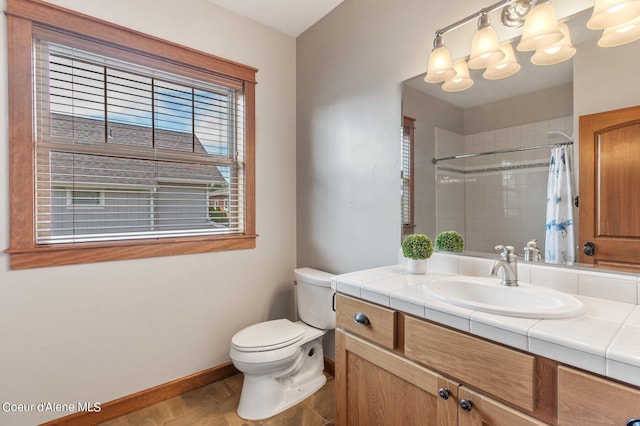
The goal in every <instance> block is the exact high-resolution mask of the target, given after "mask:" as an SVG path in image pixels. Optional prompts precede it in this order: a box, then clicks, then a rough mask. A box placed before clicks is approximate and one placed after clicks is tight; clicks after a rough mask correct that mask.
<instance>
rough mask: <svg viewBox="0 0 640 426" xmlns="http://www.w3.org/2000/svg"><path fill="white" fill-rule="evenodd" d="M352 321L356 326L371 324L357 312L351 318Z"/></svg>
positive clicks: (364, 316)
mask: <svg viewBox="0 0 640 426" xmlns="http://www.w3.org/2000/svg"><path fill="white" fill-rule="evenodd" d="M353 320H354V321H355V322H356V323H357V324H361V325H369V324H371V321H369V318H367V316H366V315H365V314H363V313H362V312H357V313H356V314H355V315H354V316H353Z"/></svg>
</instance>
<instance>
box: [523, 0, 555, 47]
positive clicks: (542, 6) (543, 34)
mask: <svg viewBox="0 0 640 426" xmlns="http://www.w3.org/2000/svg"><path fill="white" fill-rule="evenodd" d="M560 39H562V33H561V32H560V29H559V28H558V18H557V16H556V11H555V9H554V8H553V6H552V5H551V3H539V4H537V5H536V6H535V7H534V8H533V9H532V10H531V12H529V15H528V16H527V18H526V19H525V21H524V29H523V30H522V38H521V39H520V43H519V44H518V47H517V49H518V50H519V51H521V52H529V51H531V50H539V49H544V48H545V47H548V46H551V45H552V44H553V43H556V42H558V41H560Z"/></svg>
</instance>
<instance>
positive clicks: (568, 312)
mask: <svg viewBox="0 0 640 426" xmlns="http://www.w3.org/2000/svg"><path fill="white" fill-rule="evenodd" d="M423 290H424V293H425V294H426V295H427V296H430V297H432V298H434V299H436V300H440V301H443V302H446V303H450V304H452V305H456V306H461V307H463V308H468V309H473V310H476V311H482V312H488V313H491V314H498V315H507V316H512V317H521V318H571V317H576V316H579V315H582V314H583V313H584V312H585V308H584V305H583V304H582V302H581V301H580V300H578V299H577V298H575V297H573V296H571V295H569V294H566V293H562V292H559V291H555V290H551V289H548V288H544V287H538V286H532V285H530V284H520V285H519V286H517V287H507V286H504V285H502V284H500V280H499V279H497V278H479V277H467V276H454V277H446V278H439V279H436V280H433V281H430V282H427V283H426V284H424V285H423Z"/></svg>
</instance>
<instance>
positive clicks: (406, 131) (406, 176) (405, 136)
mask: <svg viewBox="0 0 640 426" xmlns="http://www.w3.org/2000/svg"><path fill="white" fill-rule="evenodd" d="M415 121H416V120H415V119H414V118H409V117H404V118H403V123H402V133H401V139H400V140H401V142H400V155H401V162H400V167H401V170H400V206H401V211H400V214H401V228H402V229H401V235H402V236H404V235H407V234H411V233H413V229H414V227H415V224H414V223H413V132H414V128H415Z"/></svg>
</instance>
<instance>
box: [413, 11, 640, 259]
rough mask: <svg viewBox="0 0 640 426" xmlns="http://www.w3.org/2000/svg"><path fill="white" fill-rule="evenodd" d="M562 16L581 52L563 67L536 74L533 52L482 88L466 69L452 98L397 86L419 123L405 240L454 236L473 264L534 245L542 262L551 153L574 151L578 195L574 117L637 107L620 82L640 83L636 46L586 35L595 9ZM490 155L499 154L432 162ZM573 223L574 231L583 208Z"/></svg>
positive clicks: (417, 80) (419, 85)
mask: <svg viewBox="0 0 640 426" xmlns="http://www.w3.org/2000/svg"><path fill="white" fill-rule="evenodd" d="M565 16H568V18H566V22H567V24H568V26H569V29H570V34H571V39H572V42H573V45H574V46H575V47H576V50H577V51H576V55H575V56H574V57H573V58H572V59H570V60H568V61H565V62H563V63H560V64H557V65H552V66H535V65H532V64H531V63H530V57H531V53H520V52H517V51H516V57H517V59H518V62H519V64H520V65H521V67H522V68H521V70H520V71H519V72H518V73H517V74H515V75H514V76H511V77H509V78H506V79H502V80H486V79H484V78H483V77H482V71H483V70H471V77H472V78H473V80H474V85H473V86H472V87H471V88H469V89H468V90H466V91H463V92H457V93H450V92H445V91H443V90H442V89H441V85H440V84H429V83H425V82H424V74H422V75H419V76H416V77H414V78H412V79H409V80H407V81H405V82H404V83H403V87H402V90H403V92H402V115H403V117H410V118H412V119H415V121H411V122H413V123H414V128H413V131H412V138H413V144H414V145H413V153H412V156H413V169H412V170H411V171H412V175H411V178H412V185H413V203H412V204H413V223H412V224H410V225H412V226H409V227H407V226H405V227H404V231H403V232H404V233H409V232H418V233H424V234H427V235H430V236H433V237H435V236H436V235H437V234H438V233H439V232H441V231H445V230H456V231H458V232H460V233H461V234H462V235H463V237H464V238H465V249H466V250H465V253H468V254H471V255H475V256H486V255H490V256H495V254H494V253H495V251H494V246H496V245H498V244H508V245H513V246H514V247H515V248H516V252H517V253H518V254H520V255H522V254H524V247H525V246H526V245H527V243H528V242H529V241H532V240H537V244H538V246H539V247H540V249H541V252H542V253H543V254H544V250H545V246H544V244H545V231H546V204H547V183H548V175H549V162H550V158H551V147H552V146H553V145H555V144H567V145H568V149H569V150H570V151H572V152H573V174H574V175H573V180H574V196H575V195H578V185H579V175H578V172H577V171H578V162H579V158H578V144H579V140H578V117H579V116H581V115H584V114H590V113H595V112H601V111H606V110H611V109H617V108H622V107H625V106H630V105H637V104H639V103H640V97H638V90H639V89H638V88H637V86H638V85H637V84H635V83H630V82H626V83H625V82H623V81H622V80H623V79H624V78H625V77H626V76H633V75H636V76H637V75H640V55H639V54H638V53H639V50H638V49H640V41H636V42H633V43H630V44H627V45H624V46H619V47H615V48H607V49H604V48H600V47H598V46H597V44H596V43H597V40H598V38H599V37H600V35H601V31H592V30H588V29H587V28H586V22H587V20H588V19H589V17H590V16H591V9H587V10H583V11H577V12H574V13H572V14H570V15H565ZM498 19H499V18H498ZM471 26H473V25H471ZM469 40H470V39H469ZM456 42H459V41H456ZM467 44H468V43H467ZM514 50H515V49H514ZM452 56H453V57H454V60H455V58H459V57H462V56H463V55H458V56H455V54H454V53H453V52H452ZM616 73H621V74H616ZM616 76H618V77H616ZM636 80H637V77H636ZM630 84H631V86H630ZM632 86H633V87H632ZM630 87H632V88H630ZM629 91H631V92H632V93H629ZM571 143H572V144H571ZM539 146H543V147H542V148H533V149H529V148H531V147H539ZM544 146H546V147H544ZM523 148H524V149H523ZM488 152H497V153H496V154H488V155H479V156H471V157H466V158H458V159H444V160H437V161H436V162H435V163H434V158H435V159H441V158H448V157H453V156H456V155H459V154H469V153H481V154H484V153H488ZM574 214H575V216H574V220H575V226H576V228H577V227H578V226H579V209H575V213H574ZM575 235H576V241H575V247H576V260H577V258H578V247H577V246H578V244H579V243H578V241H577V235H578V233H577V230H576V232H575Z"/></svg>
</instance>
